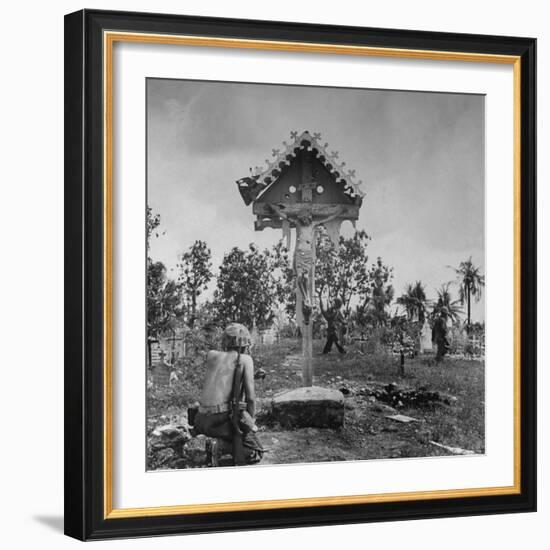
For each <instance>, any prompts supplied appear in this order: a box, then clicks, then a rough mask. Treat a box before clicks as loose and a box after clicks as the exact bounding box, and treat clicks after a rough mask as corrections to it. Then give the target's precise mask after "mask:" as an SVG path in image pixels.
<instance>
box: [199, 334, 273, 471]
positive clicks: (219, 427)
mask: <svg viewBox="0 0 550 550" xmlns="http://www.w3.org/2000/svg"><path fill="white" fill-rule="evenodd" d="M251 343H252V342H251V337H250V333H249V332H248V329H247V328H246V327H245V326H244V325H241V324H239V323H231V324H230V325H228V326H227V327H226V329H225V331H224V333H223V336H222V348H223V351H214V350H211V351H209V352H208V355H207V356H206V378H205V381H204V386H203V390H202V394H201V398H200V405H199V411H198V413H197V414H196V416H195V419H194V425H195V429H196V430H197V432H199V433H203V434H204V435H207V436H208V437H212V438H215V439H216V440H217V441H216V442H215V443H214V445H213V446H212V448H211V449H210V454H211V455H212V458H211V461H212V465H213V466H217V465H218V459H219V457H220V456H221V454H224V451H229V452H231V454H232V455H233V461H234V463H235V464H236V465H237V464H254V463H257V462H259V461H260V460H261V459H262V456H263V453H264V449H263V447H262V445H261V443H260V441H259V439H258V437H257V435H256V431H257V428H256V425H255V423H254V416H255V414H256V410H255V408H256V396H255V392H254V364H253V362H252V357H250V355H248V352H249V348H250V345H251ZM243 398H244V401H243Z"/></svg>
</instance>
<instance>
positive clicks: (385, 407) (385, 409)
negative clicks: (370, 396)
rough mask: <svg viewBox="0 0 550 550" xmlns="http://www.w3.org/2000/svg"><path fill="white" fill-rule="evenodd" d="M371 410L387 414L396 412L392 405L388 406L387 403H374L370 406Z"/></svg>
mask: <svg viewBox="0 0 550 550" xmlns="http://www.w3.org/2000/svg"><path fill="white" fill-rule="evenodd" d="M372 410H373V411H376V412H382V413H388V414H395V413H396V412H397V411H396V410H395V409H394V408H393V407H390V406H389V405H384V403H375V404H374V405H373V406H372Z"/></svg>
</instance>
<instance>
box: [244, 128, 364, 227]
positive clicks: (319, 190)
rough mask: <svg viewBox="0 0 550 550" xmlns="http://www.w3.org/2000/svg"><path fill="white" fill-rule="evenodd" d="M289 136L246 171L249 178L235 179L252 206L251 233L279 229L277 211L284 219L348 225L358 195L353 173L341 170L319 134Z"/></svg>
mask: <svg viewBox="0 0 550 550" xmlns="http://www.w3.org/2000/svg"><path fill="white" fill-rule="evenodd" d="M290 135H291V141H290V143H287V142H286V141H284V142H283V146H282V148H281V149H273V150H272V156H273V160H271V161H270V160H266V161H265V162H266V166H263V167H262V166H256V167H255V168H253V169H252V168H251V169H250V172H251V174H250V176H247V177H245V178H242V179H240V180H238V181H237V186H238V188H239V192H240V194H241V196H242V198H243V200H244V203H245V204H246V205H247V206H248V205H249V204H251V203H252V205H253V213H254V214H255V215H256V221H255V223H254V227H255V229H256V230H257V231H261V230H263V229H264V228H265V227H273V228H281V227H283V229H284V225H285V220H284V219H283V218H281V216H279V215H277V210H278V211H279V212H284V213H285V214H287V215H288V216H289V218H290V219H292V218H295V217H296V216H299V217H301V216H307V217H308V218H310V219H311V220H312V221H313V222H315V221H317V220H322V219H323V218H326V217H327V216H330V217H333V218H337V219H336V220H335V221H337V222H340V223H341V222H342V221H344V220H350V221H351V222H353V223H354V222H355V221H356V220H357V219H358V217H359V209H360V208H361V203H362V201H363V196H364V193H363V191H362V190H361V188H360V186H361V181H357V180H356V178H355V170H349V169H346V167H345V165H346V163H345V162H340V160H339V158H338V157H339V154H338V152H337V151H331V152H329V149H328V143H324V144H322V143H321V134H318V133H314V134H310V133H309V132H308V131H305V132H303V133H301V134H298V132H291V134H290ZM274 206H275V207H276V209H275V208H273V207H274ZM291 226H292V227H294V226H295V222H291Z"/></svg>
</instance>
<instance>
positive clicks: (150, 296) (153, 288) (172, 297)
mask: <svg viewBox="0 0 550 550" xmlns="http://www.w3.org/2000/svg"><path fill="white" fill-rule="evenodd" d="M147 263H148V265H147V330H148V334H149V336H153V337H158V336H159V335H160V334H161V333H162V332H165V331H166V330H171V331H173V330H174V328H175V323H176V321H177V320H178V319H181V317H182V316H183V313H184V309H183V306H182V296H181V291H180V288H179V286H178V285H177V284H176V283H175V281H173V280H171V279H169V278H168V277H167V276H166V268H165V267H164V264H163V263H162V262H152V261H151V260H148V262H147Z"/></svg>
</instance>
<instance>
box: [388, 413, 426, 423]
mask: <svg viewBox="0 0 550 550" xmlns="http://www.w3.org/2000/svg"><path fill="white" fill-rule="evenodd" d="M386 418H389V419H390V420H395V421H396V422H402V423H403V424H408V423H409V422H418V419H416V418H413V417H412V416H406V415H404V414H394V415H392V416H386Z"/></svg>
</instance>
